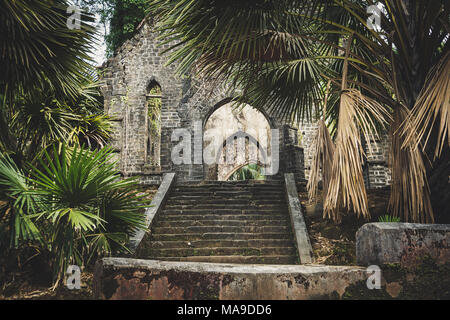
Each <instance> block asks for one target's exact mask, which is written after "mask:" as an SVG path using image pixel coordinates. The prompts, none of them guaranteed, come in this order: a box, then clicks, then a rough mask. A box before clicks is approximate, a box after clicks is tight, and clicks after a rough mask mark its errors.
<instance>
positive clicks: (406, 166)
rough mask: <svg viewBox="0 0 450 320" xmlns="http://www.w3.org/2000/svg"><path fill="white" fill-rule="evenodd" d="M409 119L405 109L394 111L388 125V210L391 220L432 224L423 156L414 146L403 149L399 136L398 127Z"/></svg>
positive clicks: (399, 130)
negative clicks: (389, 150) (390, 122)
mask: <svg viewBox="0 0 450 320" xmlns="http://www.w3.org/2000/svg"><path fill="white" fill-rule="evenodd" d="M410 119H411V118H410V115H409V112H408V110H406V109H405V108H402V107H399V108H397V109H396V110H395V114H394V120H393V122H392V126H391V140H392V142H391V159H390V167H391V170H392V186H391V189H392V191H391V197H390V200H389V209H390V211H391V213H392V215H393V216H394V217H399V218H401V219H402V220H403V221H405V222H410V221H411V222H416V223H434V215H433V208H432V206H431V201H430V190H429V186H428V182H427V173H426V168H425V164H424V162H423V155H422V153H421V151H420V149H418V148H416V147H415V146H414V144H411V145H408V146H406V147H404V140H403V138H402V136H401V127H402V125H405V122H406V123H407V122H408V121H410ZM407 125H408V124H407Z"/></svg>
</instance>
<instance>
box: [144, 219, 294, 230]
mask: <svg viewBox="0 0 450 320" xmlns="http://www.w3.org/2000/svg"><path fill="white" fill-rule="evenodd" d="M286 225H287V221H286V220H195V219H189V220H178V221H174V220H169V221H164V220H159V221H158V222H156V223H155V224H154V225H153V227H157V228H159V227H163V228H171V227H172V228H173V227H177V228H178V227H194V226H203V227H217V226H225V227H245V226H252V227H253V226H255V227H266V226H286Z"/></svg>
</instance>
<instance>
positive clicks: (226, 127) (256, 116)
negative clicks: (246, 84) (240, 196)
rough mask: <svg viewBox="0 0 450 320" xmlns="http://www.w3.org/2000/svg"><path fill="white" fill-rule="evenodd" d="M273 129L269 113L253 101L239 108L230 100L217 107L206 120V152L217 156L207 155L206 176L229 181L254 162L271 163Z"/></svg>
mask: <svg viewBox="0 0 450 320" xmlns="http://www.w3.org/2000/svg"><path fill="white" fill-rule="evenodd" d="M271 129H272V125H271V123H270V120H269V119H268V117H267V116H266V115H264V114H263V113H262V112H261V111H259V110H256V109H255V108H253V107H252V106H250V105H244V106H241V107H239V108H235V107H234V105H233V104H232V103H231V102H230V101H228V102H225V103H223V104H221V105H218V106H217V107H215V108H214V109H213V110H212V112H211V114H210V115H209V116H208V117H207V118H206V119H205V122H204V137H203V138H204V139H203V144H204V149H205V153H206V154H209V153H210V152H212V154H211V157H214V161H213V162H212V161H208V160H206V157H205V160H206V161H205V177H206V179H207V180H221V181H225V180H227V177H229V176H230V174H231V173H232V172H234V171H236V168H241V167H243V166H244V165H246V164H249V163H250V162H252V163H260V164H264V165H268V164H269V163H270V161H271V154H270V147H271V132H270V130H271ZM211 160H213V159H212V158H211ZM211 162H212V163H211Z"/></svg>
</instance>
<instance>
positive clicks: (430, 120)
mask: <svg viewBox="0 0 450 320" xmlns="http://www.w3.org/2000/svg"><path fill="white" fill-rule="evenodd" d="M406 124H407V125H404V128H403V134H405V141H404V142H403V147H407V146H411V145H412V146H414V147H416V148H417V147H418V146H419V144H421V143H423V148H424V149H425V148H426V146H427V144H428V143H429V139H430V135H431V133H432V131H433V128H435V127H436V128H437V130H438V133H437V141H436V148H435V152H434V156H435V157H439V156H440V155H441V153H442V150H443V149H444V147H445V141H446V140H447V146H449V145H450V52H447V54H446V55H445V56H444V57H443V58H442V60H441V61H440V62H439V63H438V64H437V65H436V66H435V67H434V68H433V70H431V71H430V74H429V75H428V79H427V81H426V82H425V84H424V87H423V89H422V92H421V93H420V95H419V98H418V99H417V101H416V105H415V106H414V108H413V109H412V110H411V114H410V119H409V120H408V121H407V122H406Z"/></svg>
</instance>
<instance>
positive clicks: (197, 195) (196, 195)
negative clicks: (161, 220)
mask: <svg viewBox="0 0 450 320" xmlns="http://www.w3.org/2000/svg"><path fill="white" fill-rule="evenodd" d="M267 197H275V198H276V199H283V200H284V199H285V196H284V193H283V192H276V193H275V192H271V193H261V194H259V193H248V192H236V193H234V192H227V193H219V192H211V193H204V192H192V193H185V192H176V193H173V194H172V196H171V198H176V199H180V200H183V199H192V200H202V199H211V198H212V199H218V200H219V199H220V200H221V199H226V200H229V199H243V200H246V199H257V200H266V199H267Z"/></svg>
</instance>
